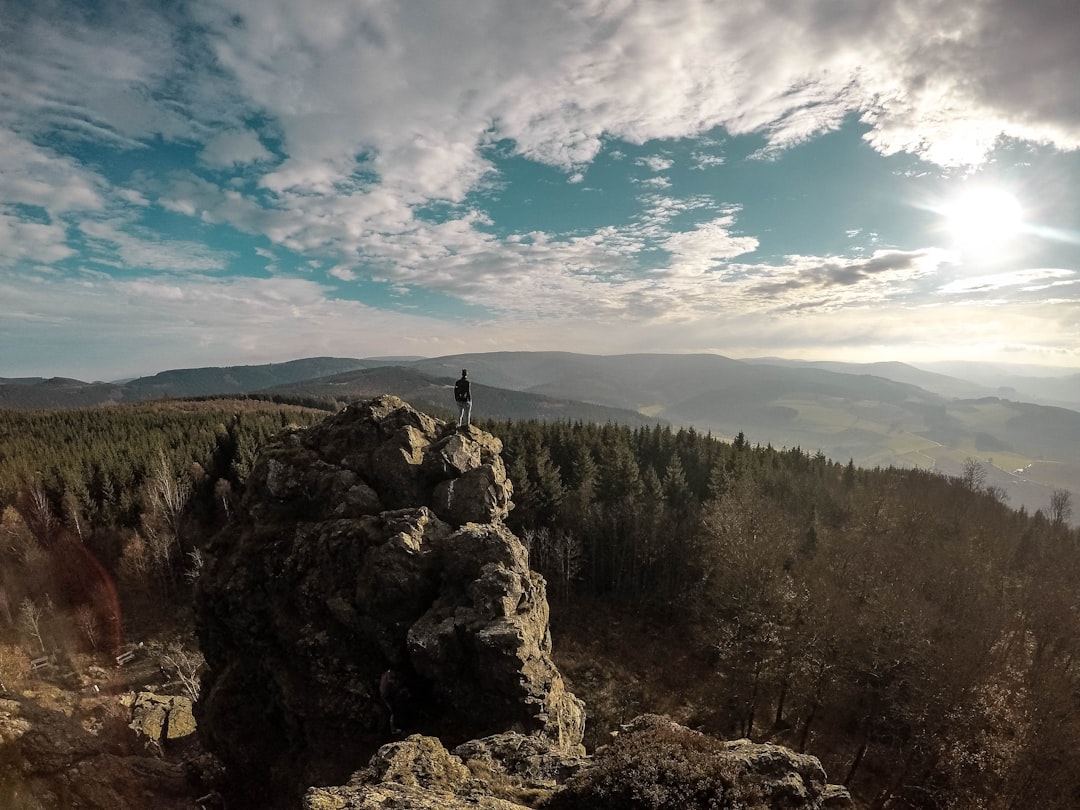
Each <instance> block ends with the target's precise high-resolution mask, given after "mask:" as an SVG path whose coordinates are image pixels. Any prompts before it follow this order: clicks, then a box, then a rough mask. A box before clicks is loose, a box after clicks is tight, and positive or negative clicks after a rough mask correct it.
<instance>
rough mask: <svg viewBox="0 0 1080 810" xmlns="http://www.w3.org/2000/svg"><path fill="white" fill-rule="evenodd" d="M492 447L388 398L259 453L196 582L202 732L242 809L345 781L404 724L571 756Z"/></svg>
mask: <svg viewBox="0 0 1080 810" xmlns="http://www.w3.org/2000/svg"><path fill="white" fill-rule="evenodd" d="M501 449H502V445H501V442H499V440H498V439H497V438H495V437H494V436H491V435H490V434H488V433H485V432H484V431H481V430H478V429H476V428H469V429H467V430H464V431H458V430H455V429H454V428H453V427H452V426H448V425H445V424H444V423H442V422H440V421H439V420H436V419H432V418H431V417H428V416H426V415H424V414H421V413H418V412H417V411H415V410H413V409H412V408H411V407H409V406H408V405H406V404H405V403H404V402H402V401H401V400H399V399H397V398H395V397H381V398H379V399H376V400H372V401H370V402H365V403H362V404H358V405H353V406H350V407H349V408H347V409H345V410H344V411H342V412H340V413H339V414H337V415H335V416H333V417H329V418H327V419H326V420H325V421H324V422H323V423H321V424H320V425H318V426H316V427H313V428H310V429H308V430H304V431H296V432H291V433H288V434H286V435H284V436H283V437H281V438H279V439H277V440H276V441H274V442H273V443H271V444H269V445H268V446H266V447H264V448H263V449H262V451H261V452H260V455H259V458H258V459H257V461H256V463H255V465H254V468H253V470H252V474H251V476H250V477H249V480H248V482H247V489H246V491H245V495H244V499H243V502H242V504H241V509H240V510H239V516H238V518H237V520H236V521H235V522H234V524H233V525H232V526H230V528H229V529H227V530H226V531H225V532H223V533H222V534H221V535H219V536H218V537H217V538H215V539H214V541H213V542H212V543H211V544H210V547H209V548H208V550H207V551H208V562H207V565H206V568H205V570H204V573H203V574H202V576H201V577H200V581H199V585H198V587H197V591H196V621H197V627H198V633H199V640H200V646H201V647H202V651H203V654H204V656H205V658H206V662H207V665H208V671H207V674H206V675H205V676H204V677H203V683H202V691H201V695H200V699H199V701H198V702H197V703H196V706H195V715H196V718H197V720H198V728H199V733H200V737H201V738H202V739H203V741H204V742H205V744H206V745H207V747H208V748H209V749H210V750H211V751H213V752H214V753H216V754H217V755H218V756H219V757H220V758H221V759H222V760H223V761H224V763H225V764H226V767H227V768H228V770H229V772H230V774H231V776H232V777H233V778H234V779H236V780H238V783H239V784H241V785H242V786H243V788H242V791H243V793H244V795H245V796H246V797H247V798H248V799H249V800H250V801H252V802H253V803H256V804H257V803H260V802H262V803H263V805H264V806H275V805H280V806H295V805H296V803H298V801H299V797H300V795H301V793H302V790H303V789H304V788H306V787H307V786H308V785H320V784H321V785H327V784H340V783H342V782H344V781H345V780H347V779H348V778H349V776H350V774H352V773H353V772H354V771H356V770H357V769H359V768H360V767H361V766H363V765H364V763H365V762H366V761H367V759H368V758H369V757H370V755H371V754H372V753H373V752H374V751H375V750H376V749H378V747H379V746H380V745H382V744H383V743H385V742H386V741H387V740H388V739H389V738H390V737H391V735H392V733H393V732H395V731H397V730H398V729H399V728H400V729H403V730H404V731H405V732H411V731H415V732H421V733H423V734H426V735H430V736H432V737H437V738H440V739H441V740H443V741H444V742H445V743H447V744H451V745H453V744H457V743H460V742H464V741H466V740H469V739H472V738H476V737H485V736H489V735H493V734H499V733H503V732H507V731H513V732H516V733H519V734H522V735H526V736H533V737H536V738H537V739H540V740H542V741H543V745H544V746H545V747H547V748H549V749H551V750H553V751H557V752H560V753H565V754H577V753H580V752H581V750H582V749H581V747H580V743H581V738H582V729H583V723H584V720H583V716H584V714H583V708H582V704H581V702H580V701H579V700H577V699H576V698H575V697H574V696H573V695H572V694H570V693H569V692H568V691H567V690H566V688H565V686H564V684H563V680H562V677H561V676H560V674H559V672H558V670H557V669H556V667H555V666H554V664H553V662H552V660H551V638H550V634H549V631H548V604H547V598H546V595H545V586H544V581H543V579H542V578H541V577H540V576H539V575H537V574H535V573H533V572H532V571H530V570H529V567H528V557H527V554H526V552H525V549H524V548H523V547H522V545H521V543H520V542H519V541H518V539H517V538H516V537H515V536H514V535H513V534H512V533H511V532H510V531H509V530H508V529H507V528H506V527H505V526H504V525H503V523H502V519H503V517H505V515H506V514H507V512H508V510H509V509H510V508H511V507H512V504H511V502H510V498H511V495H512V485H511V483H510V481H509V480H507V478H506V473H505V469H504V467H503V463H502V460H501V458H500V456H499V453H500V452H501ZM387 673H389V676H388V678H389V679H387V678H386V677H384V676H385V675H386V674H387ZM381 680H382V682H383V688H382V692H383V694H382V695H380V681H381ZM387 683H390V684H392V689H388V688H387V685H386V684H387ZM290 802H292V804H291V805H290Z"/></svg>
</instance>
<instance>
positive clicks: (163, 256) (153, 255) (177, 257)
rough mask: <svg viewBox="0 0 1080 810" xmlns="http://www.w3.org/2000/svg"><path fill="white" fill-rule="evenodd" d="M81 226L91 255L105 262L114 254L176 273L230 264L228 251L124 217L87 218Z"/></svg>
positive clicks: (133, 264) (126, 262)
mask: <svg viewBox="0 0 1080 810" xmlns="http://www.w3.org/2000/svg"><path fill="white" fill-rule="evenodd" d="M79 229H80V230H81V231H82V232H83V234H85V236H86V239H87V242H88V243H89V245H90V248H91V255H95V256H96V258H97V260H98V261H102V262H104V263H108V262H109V260H110V259H111V258H112V257H113V256H115V257H116V259H118V260H119V262H120V266H123V267H127V268H130V269H137V270H163V271H168V272H174V273H192V272H199V273H205V272H213V271H220V270H224V269H225V268H226V267H227V265H228V258H229V257H228V255H227V254H225V253H222V252H220V251H215V250H213V249H211V248H209V247H207V246H205V245H202V244H199V243H196V242H185V241H180V240H175V239H164V238H161V237H160V236H157V235H155V234H153V233H150V232H147V231H145V230H143V229H139V228H133V227H132V226H131V225H130V223H128V222H126V221H122V220H98V221H89V220H88V221H84V222H82V223H81V224H80V225H79Z"/></svg>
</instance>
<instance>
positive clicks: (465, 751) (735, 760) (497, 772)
mask: <svg viewBox="0 0 1080 810" xmlns="http://www.w3.org/2000/svg"><path fill="white" fill-rule="evenodd" d="M540 747H541V746H539V745H538V744H537V741H536V740H535V738H530V739H524V738H520V737H517V738H515V735H499V737H498V738H493V739H489V740H477V741H474V742H471V743H466V744H464V745H461V746H458V747H457V748H456V749H454V751H453V752H448V751H447V750H446V749H445V748H443V746H442V745H441V744H440V742H439V741H438V740H436V739H433V738H431V737H423V736H420V735H415V736H412V737H409V738H408V739H407V740H404V741H403V742H400V743H393V744H390V745H387V746H385V747H383V748H382V749H380V750H379V752H378V753H377V754H376V755H375V756H374V757H373V758H372V760H371V763H370V764H369V765H368V767H366V768H364V769H362V770H360V771H358V772H357V773H356V774H354V775H353V777H352V779H350V780H349V783H348V784H346V785H342V786H340V787H326V788H312V789H310V790H309V791H308V792H307V794H306V795H305V797H304V804H303V807H304V810H383V809H385V808H410V810H465V809H466V808H482V809H483V810H526V808H531V807H543V808H546V810H706V808H708V810H777V808H785V810H853V808H854V805H853V803H852V801H851V797H850V796H849V795H848V792H847V791H846V790H845V789H844V788H842V787H838V786H836V785H829V784H826V779H825V772H824V770H822V767H821V763H820V762H818V760H817V758H815V757H812V756H808V755H805V754H797V753H795V752H794V751H791V750H789V749H787V748H783V747H781V746H778V745H767V744H757V743H752V742H750V741H749V740H734V741H729V742H725V741H721V740H717V739H714V738H711V737H708V736H706V735H704V734H700V733H698V732H696V731H692V730H690V729H688V728H685V727H684V726H680V725H678V724H677V723H674V722H672V721H671V720H669V719H667V718H664V717H658V716H655V715H644V716H642V717H639V718H638V719H636V720H634V721H632V722H631V723H629V724H627V725H626V726H624V727H623V729H622V731H621V733H620V734H619V736H618V737H617V738H616V739H615V740H614V741H613V742H612V743H611V744H610V745H608V746H605V747H604V748H602V749H600V750H599V751H598V752H597V753H596V755H595V756H594V757H585V758H582V757H577V758H567V757H557V756H556V757H552V756H549V755H545V754H544V753H543V752H541V751H540V750H539V749H540ZM525 763H531V765H528V766H526V767H524V768H523V767H521V766H522V765H523V764H525ZM545 763H546V765H547V766H555V767H556V770H555V771H552V770H548V769H546V768H545V767H544V764H545ZM536 766H539V768H537V767H536Z"/></svg>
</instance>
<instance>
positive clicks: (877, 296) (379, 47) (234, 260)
mask: <svg viewBox="0 0 1080 810" xmlns="http://www.w3.org/2000/svg"><path fill="white" fill-rule="evenodd" d="M1077 43H1080V9H1077V8H1075V7H1073V5H1072V4H1070V3H1062V2H1058V0H980V1H979V2H972V3H955V2H952V0H880V2H866V0H802V1H801V2H799V3H792V2H790V1H789V0H756V2H740V3H724V2H720V3H717V2H707V0H656V1H655V2H650V1H648V0H641V1H640V2H633V1H632V0H590V1H588V2H576V1H573V0H567V2H558V3H555V2H552V3H538V2H535V0H500V2H498V3H492V2H471V1H467V0H448V2H444V3H422V2H412V1H411V0H394V1H393V2H381V1H380V0H366V1H365V2H346V0H306V2H304V3H297V2H294V0H191V1H190V2H176V3H143V2H130V3H127V2H112V1H110V0H107V1H106V2H97V3H90V2H48V0H42V1H40V2H29V1H27V2H19V1H18V0H0V377H16V376H70V377H76V378H79V379H84V380H91V379H116V378H121V377H127V376H133V375H138V374H148V373H153V372H156V371H159V370H163V369H167V368H180V367H191V366H205V365H234V364H246V363H265V362H276V361H283V360H288V359H293V358H297V357H306V356H318V355H334V356H344V357H367V356H385V355H427V356H433V355H442V354H450V353H456V352H464V351H497V350H571V351H582V352H590V353H598V354H610V353H621V352H638V351H655V352H718V353H721V354H725V355H728V356H732V357H753V356H761V355H779V356H785V357H793V358H805V359H832V360H846V361H851V362H865V361H875V360H905V361H909V362H920V361H927V360H946V359H960V360H988V361H1008V362H1023V363H1036V364H1042V365H1051V366H1064V367H1080V82H1077V81H1076V77H1077V76H1080V48H1078V47H1077Z"/></svg>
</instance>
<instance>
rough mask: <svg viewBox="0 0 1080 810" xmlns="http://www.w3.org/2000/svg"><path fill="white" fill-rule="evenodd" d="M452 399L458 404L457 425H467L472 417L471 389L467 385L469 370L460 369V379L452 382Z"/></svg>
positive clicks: (460, 426)
mask: <svg viewBox="0 0 1080 810" xmlns="http://www.w3.org/2000/svg"><path fill="white" fill-rule="evenodd" d="M454 400H455V401H456V402H457V406H458V420H457V426H458V427H459V428H462V427H468V426H469V419H471V418H472V389H471V388H470V386H469V370H468V369H464V368H463V369H462V370H461V379H460V380H458V381H457V382H456V383H454Z"/></svg>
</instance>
